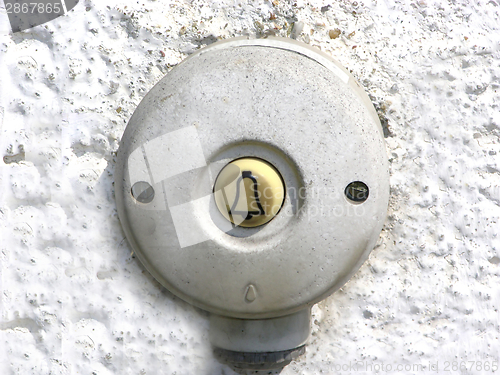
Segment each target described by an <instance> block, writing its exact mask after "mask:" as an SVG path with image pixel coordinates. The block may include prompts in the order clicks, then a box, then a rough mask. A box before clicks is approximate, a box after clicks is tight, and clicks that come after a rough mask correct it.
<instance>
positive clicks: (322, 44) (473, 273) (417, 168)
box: [0, 0, 500, 375]
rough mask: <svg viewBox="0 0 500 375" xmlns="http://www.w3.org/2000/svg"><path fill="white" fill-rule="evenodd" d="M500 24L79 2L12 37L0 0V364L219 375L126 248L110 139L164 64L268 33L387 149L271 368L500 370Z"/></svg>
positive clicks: (372, 10) (6, 369) (357, 6)
mask: <svg viewBox="0 0 500 375" xmlns="http://www.w3.org/2000/svg"><path fill="white" fill-rule="evenodd" d="M499 29H500V3H499V1H498V0H490V1H479V2H468V1H458V2H456V1H453V2H451V1H450V2H444V1H427V0H425V1H424V0H422V1H414V2H410V1H408V2H399V1H398V2H390V1H381V0H379V1H369V0H364V1H356V2H347V1H338V2H332V3H326V2H321V1H310V2H306V1H301V0H298V1H296V2H285V1H282V0H273V1H271V2H265V3H257V2H255V3H252V5H248V4H247V3H246V2H241V3H239V2H226V1H217V2H210V1H207V0H205V1H197V2H190V1H150V0H144V1H140V2H126V1H123V2H118V1H116V0H105V1H81V2H80V3H79V4H78V5H77V6H76V7H75V9H73V10H72V11H71V12H69V13H68V14H67V15H65V16H62V17H60V18H57V19H55V20H53V21H51V22H50V23H47V24H45V25H42V26H38V27H35V28H32V29H29V30H27V31H25V32H19V33H15V34H12V33H11V32H10V29H9V24H8V19H7V15H6V11H5V9H4V8H0V152H1V154H2V156H3V161H2V162H0V267H1V268H0V272H1V279H0V290H1V295H0V298H1V299H0V314H1V315H0V373H1V374H23V375H24V374H89V375H90V374H99V375H104V374H177V375H180V374H204V375H205V374H206V375H212V374H226V375H229V374H235V372H234V371H233V370H231V369H230V368H229V367H227V366H225V365H222V364H220V363H219V362H217V360H216V359H214V357H213V355H212V352H211V348H210V343H209V341H208V315H207V314H206V313H205V312H203V311H200V310H198V309H196V308H194V307H192V306H190V305H189V304H187V303H185V302H183V301H181V300H179V299H178V298H176V297H174V296H172V294H170V293H169V292H168V291H166V290H165V289H163V288H162V287H161V286H160V285H159V284H158V283H157V282H155V280H154V279H153V278H152V277H151V276H150V275H149V274H148V273H147V272H146V271H145V270H144V268H143V267H142V266H141V265H140V264H139V262H138V261H137V259H135V257H134V256H133V254H132V253H131V248H130V247H129V245H128V243H127V241H126V240H125V238H124V234H123V232H122V230H121V227H120V223H119V221H118V219H117V215H116V207H115V202H114V197H113V173H114V166H115V157H116V155H115V153H116V151H117V149H118V145H119V142H120V137H121V135H122V133H123V130H124V128H125V126H126V123H127V122H128V119H129V118H130V116H131V114H132V113H133V111H134V109H135V107H136V106H137V104H138V103H139V102H140V100H141V99H142V98H143V97H144V95H145V94H146V93H147V92H148V90H149V89H151V87H152V86H153V85H154V84H155V83H156V82H158V80H159V79H161V77H163V75H164V74H166V73H167V72H168V71H169V69H171V67H173V66H175V65H176V64H178V63H179V62H180V61H181V60H182V59H183V58H185V57H186V56H188V55H189V54H191V53H192V52H194V51H196V50H197V49H199V48H201V47H203V46H204V45H207V44H210V43H212V42H214V41H215V40H217V39H224V38H229V37H233V36H240V35H251V36H256V37H262V36H265V35H270V34H276V35H279V36H291V37H294V38H297V39H298V40H302V41H305V42H306V43H309V44H310V45H313V46H317V47H319V48H321V49H322V50H323V51H325V52H327V53H329V54H331V55H332V56H333V57H335V58H336V59H337V60H339V61H340V62H341V63H342V64H343V65H344V66H346V67H347V68H348V69H349V70H350V71H351V72H352V73H353V75H354V76H355V77H356V78H357V79H358V80H359V82H360V83H361V84H362V85H363V86H364V88H365V89H366V91H367V92H368V93H369V95H370V97H371V99H372V101H373V103H374V105H375V107H376V108H377V111H378V113H379V116H380V118H381V120H382V122H383V124H384V126H385V132H386V143H387V153H388V157H389V159H390V162H391V202H390V207H389V212H388V217H387V220H386V224H385V227H384V230H383V232H382V234H381V237H380V240H379V242H378V245H377V247H376V248H375V249H374V251H373V252H372V254H371V256H370V259H369V260H368V261H367V262H366V263H365V264H364V265H363V267H362V268H361V269H360V271H359V272H358V273H357V274H356V276H355V277H354V278H353V279H351V280H350V281H349V282H348V283H347V284H346V285H345V286H344V287H343V288H342V289H341V290H340V291H339V292H337V293H335V294H334V295H332V296H331V297H329V298H328V299H326V300H325V301H323V302H321V303H320V304H318V305H317V306H315V307H314V309H313V327H312V331H313V332H312V336H311V339H310V343H309V345H308V348H307V353H306V354H305V355H304V356H302V357H301V358H300V359H299V360H297V361H295V362H293V363H292V364H290V365H289V366H287V367H286V368H285V369H284V370H283V371H282V372H281V373H282V374H320V373H323V374H337V373H345V374H348V373H352V374H365V373H366V374H371V373H377V372H378V373H382V374H383V373H400V374H427V373H429V374H431V373H450V374H459V373H460V374H479V373H491V372H492V370H495V369H497V367H495V366H498V363H497V362H496V361H498V360H499V348H500V345H499V342H498V337H499V335H500V325H499V324H500V313H499V310H498V309H499V307H500V289H499V287H498V285H499V274H500V239H499V236H498V231H499V223H498V221H499V216H500V187H499V185H500V161H499V154H500V110H499V105H500V30H499ZM497 372H500V370H498V369H497Z"/></svg>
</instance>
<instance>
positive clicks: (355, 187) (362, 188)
mask: <svg viewBox="0 0 500 375" xmlns="http://www.w3.org/2000/svg"><path fill="white" fill-rule="evenodd" d="M344 193H345V196H346V197H347V199H349V200H350V201H352V202H355V203H362V202H364V201H366V200H367V199H368V194H369V190H368V186H366V184H365V183H364V182H361V181H354V182H351V183H350V184H349V185H347V187H346V188H345V191H344Z"/></svg>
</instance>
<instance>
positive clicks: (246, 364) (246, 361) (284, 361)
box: [214, 345, 306, 370]
mask: <svg viewBox="0 0 500 375" xmlns="http://www.w3.org/2000/svg"><path fill="white" fill-rule="evenodd" d="M305 352H306V346H305V345H302V346H299V347H298V348H295V349H290V350H283V351H279V352H234V351H232V350H226V349H220V348H214V354H215V356H216V357H217V359H218V360H219V361H221V362H223V363H227V364H229V365H230V366H232V367H234V368H237V369H245V370H273V369H278V368H282V367H285V366H286V365H288V364H289V363H290V362H292V361H293V360H294V359H296V358H298V357H300V356H301V355H302V354H304V353H305Z"/></svg>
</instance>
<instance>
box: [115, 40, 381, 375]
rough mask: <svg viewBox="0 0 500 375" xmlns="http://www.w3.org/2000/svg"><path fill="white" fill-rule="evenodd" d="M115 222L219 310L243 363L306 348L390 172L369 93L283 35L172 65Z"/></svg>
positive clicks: (143, 254) (230, 345)
mask: <svg viewBox="0 0 500 375" xmlns="http://www.w3.org/2000/svg"><path fill="white" fill-rule="evenodd" d="M115 190H116V191H115V193H116V201H117V207H118V214H119V218H120V221H121V224H122V226H123V229H124V231H125V234H126V236H127V239H128V241H129V242H130V244H131V246H132V247H133V249H134V251H135V253H136V254H137V256H138V258H139V259H140V261H141V262H142V263H143V264H144V265H145V267H146V268H147V269H148V270H149V272H151V274H152V275H153V276H154V277H155V278H156V279H157V280H158V281H159V282H160V283H161V284H162V285H164V286H165V287H166V288H167V289H168V290H170V291H171V292H172V293H174V294H175V295H177V296H179V297H180V298H182V299H184V300H186V301H188V302H190V303H192V304H193V305H195V306H197V307H199V308H201V309H205V310H207V311H209V312H210V313H211V318H210V320H211V322H210V324H211V326H210V340H211V342H212V344H213V346H214V351H215V353H216V354H217V355H218V356H219V357H220V358H221V359H222V360H224V361H227V362H229V363H230V364H231V365H232V366H234V367H242V368H255V369H259V368H272V367H276V366H278V367H279V366H284V365H285V364H287V363H289V362H290V361H291V360H292V359H293V358H295V357H297V356H298V355H300V354H301V353H303V352H304V347H305V344H306V342H307V339H308V336H309V332H310V308H311V306H312V305H314V304H315V303H317V302H319V301H321V300H322V299H324V298H325V297H327V296H329V295H330V294H331V293H333V292H334V291H336V290H337V289H339V288H340V287H341V286H343V285H344V284H345V283H346V282H347V280H349V278H350V277H351V276H352V275H353V273H355V272H356V270H357V269H358V268H359V267H360V266H361V264H362V263H363V262H364V261H365V259H366V258H367V257H368V254H369V252H370V251H371V250H372V248H373V246H374V245H375V242H376V241H377V239H378V237H379V234H380V231H381V229H382V225H383V222H384V219H385V216H386V211H387V204H388V197H389V173H388V161H387V156H386V151H385V145H384V138H383V133H382V128H381V125H380V122H379V120H378V117H377V114H376V113H375V110H374V108H373V105H372V104H371V102H370V100H369V99H368V97H367V95H366V94H365V92H364V91H363V89H362V88H361V87H360V86H359V84H358V83H357V82H356V81H355V80H354V78H353V77H352V76H351V75H350V74H349V73H348V72H347V71H346V70H345V69H344V68H342V67H341V66H340V65H339V64H338V63H337V62H336V61H334V60H333V59H332V58H330V57H329V56H327V55H325V54H323V53H322V52H320V51H319V50H317V49H315V48H312V47H309V46H308V45H306V44H303V43H299V42H296V41H293V40H290V39H285V38H267V39H248V38H236V39H231V40H227V41H223V42H218V43H215V44H212V45H210V46H209V47H206V48H204V49H202V50H200V51H199V52H197V53H195V54H193V55H191V56H190V57H189V58H187V59H186V60H184V61H183V62H182V63H180V64H179V65H178V66H177V67H175V68H174V69H172V71H171V72H170V73H168V74H167V75H166V76H165V77H164V78H163V79H162V80H161V81H160V82H159V83H158V84H157V85H156V86H155V87H153V89H151V91H150V92H149V93H148V94H147V95H146V97H145V98H144V99H143V101H142V102H141V103H140V105H139V106H138V108H137V110H136V111H135V113H134V114H133V116H132V118H131V119H130V122H129V124H128V126H127V128H126V130H125V133H124V135H123V139H122V143H121V145H120V149H119V153H118V162H117V168H116V180H115Z"/></svg>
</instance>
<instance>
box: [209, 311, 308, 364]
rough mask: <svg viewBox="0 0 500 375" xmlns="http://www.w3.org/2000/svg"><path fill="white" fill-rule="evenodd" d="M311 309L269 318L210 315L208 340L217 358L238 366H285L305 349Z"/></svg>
mask: <svg viewBox="0 0 500 375" xmlns="http://www.w3.org/2000/svg"><path fill="white" fill-rule="evenodd" d="M310 330H311V309H309V308H306V309H304V310H300V311H298V312H296V313H294V314H290V315H286V316H282V317H278V318H271V319H236V318H227V317H223V316H220V315H211V316H210V341H211V343H212V345H213V346H214V347H215V350H214V352H215V354H216V356H217V357H219V359H220V360H222V361H224V362H228V363H229V364H232V365H233V366H234V367H239V368H248V369H254V368H260V369H271V368H275V367H280V366H285V365H287V364H288V363H289V362H290V361H291V360H293V359H295V358H296V357H298V356H299V355H301V354H303V353H304V351H305V347H304V345H305V344H306V342H307V339H308V338H309V333H310Z"/></svg>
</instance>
